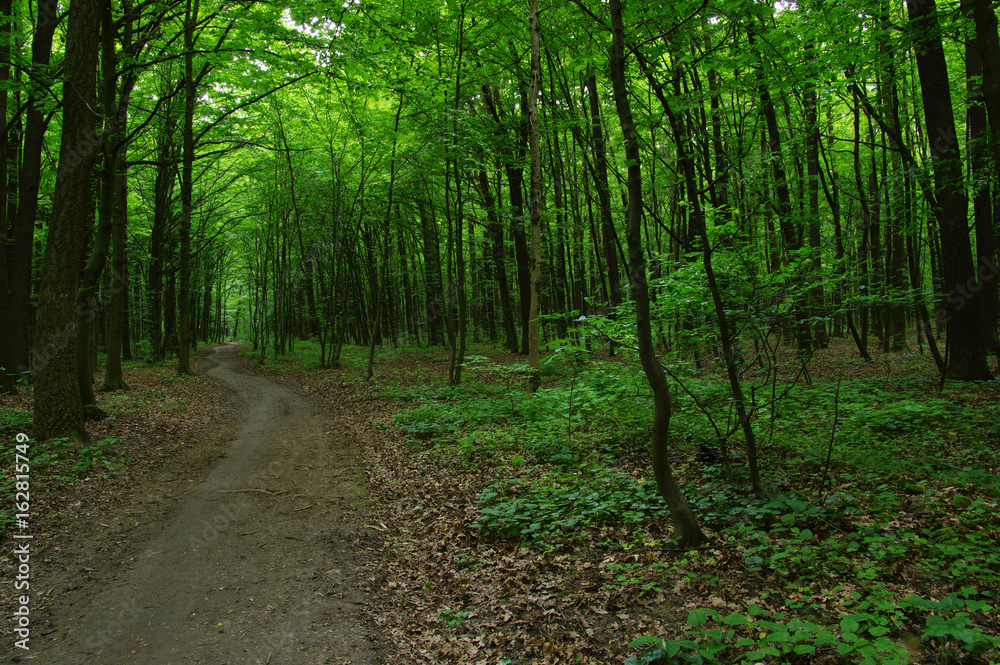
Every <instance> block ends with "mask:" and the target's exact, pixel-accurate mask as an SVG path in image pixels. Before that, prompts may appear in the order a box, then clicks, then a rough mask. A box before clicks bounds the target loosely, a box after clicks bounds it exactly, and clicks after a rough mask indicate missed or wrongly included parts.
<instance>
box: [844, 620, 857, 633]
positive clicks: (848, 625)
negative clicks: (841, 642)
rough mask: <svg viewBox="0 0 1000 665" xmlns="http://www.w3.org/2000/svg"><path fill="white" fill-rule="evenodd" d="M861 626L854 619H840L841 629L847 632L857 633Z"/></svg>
mask: <svg viewBox="0 0 1000 665" xmlns="http://www.w3.org/2000/svg"><path fill="white" fill-rule="evenodd" d="M860 627H861V624H859V623H858V622H857V621H855V620H854V619H841V621H840V629H841V630H842V631H844V632H845V633H856V632H858V628H860Z"/></svg>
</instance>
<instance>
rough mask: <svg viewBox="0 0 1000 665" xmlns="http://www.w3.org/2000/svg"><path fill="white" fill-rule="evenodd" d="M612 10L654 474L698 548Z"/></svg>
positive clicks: (617, 14) (620, 29)
mask: <svg viewBox="0 0 1000 665" xmlns="http://www.w3.org/2000/svg"><path fill="white" fill-rule="evenodd" d="M609 8H610V12H611V36H612V37H611V38H612V46H611V82H612V89H613V90H614V96H615V107H616V109H617V111H618V119H619V121H620V123H621V126H622V134H623V138H624V141H625V159H626V162H627V163H628V197H629V199H628V225H627V227H626V239H627V244H628V252H629V270H630V272H631V280H632V291H633V297H634V298H635V309H636V337H637V341H638V345H639V359H640V362H641V364H642V369H643V372H645V374H646V380H647V381H648V382H649V386H650V388H651V389H652V391H653V433H652V453H653V474H654V476H655V477H656V487H657V489H658V490H659V492H660V495H661V496H662V497H663V499H664V501H666V502H667V506H668V507H669V508H670V514H671V517H672V518H673V521H674V532H675V537H676V538H677V540H678V541H679V544H680V546H681V547H686V548H694V547H698V546H699V545H701V544H702V543H704V542H706V541H707V540H708V538H707V537H706V536H705V534H704V533H703V532H702V531H701V527H699V526H698V521H697V519H696V518H695V516H694V513H693V512H692V511H691V507H690V506H689V505H688V502H687V499H685V498H684V494H683V493H682V492H681V489H680V487H679V486H678V485H677V481H676V480H675V479H674V476H673V470H672V469H671V467H670V459H669V457H668V446H669V431H668V430H669V426H670V411H671V405H670V390H669V387H668V385H667V379H666V376H665V374H664V372H663V368H662V367H661V366H660V363H659V360H658V359H657V357H656V352H655V350H654V348H653V329H652V325H651V315H650V307H649V287H648V285H647V282H646V259H645V256H644V255H643V249H642V172H641V168H640V166H639V164H640V160H639V145H638V136H637V135H636V130H635V123H634V121H633V120H632V109H631V105H630V103H629V99H628V89H627V86H626V82H625V35H624V33H625V30H624V26H623V24H622V6H621V1H620V0H610V4H609Z"/></svg>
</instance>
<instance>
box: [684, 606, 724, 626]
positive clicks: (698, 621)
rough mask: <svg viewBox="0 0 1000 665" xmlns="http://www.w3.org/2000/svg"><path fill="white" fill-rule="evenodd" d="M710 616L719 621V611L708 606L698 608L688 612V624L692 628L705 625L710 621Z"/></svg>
mask: <svg viewBox="0 0 1000 665" xmlns="http://www.w3.org/2000/svg"><path fill="white" fill-rule="evenodd" d="M709 617H712V618H713V619H715V620H716V621H718V620H719V613H718V612H716V611H715V610H713V609H710V608H707V607H699V608H698V609H696V610H692V611H691V612H690V613H689V614H688V619H687V621H688V625H689V626H691V627H692V628H698V627H700V626H704V625H705V623H706V622H707V621H708V618H709Z"/></svg>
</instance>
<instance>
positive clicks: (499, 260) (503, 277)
mask: <svg viewBox="0 0 1000 665" xmlns="http://www.w3.org/2000/svg"><path fill="white" fill-rule="evenodd" d="M479 194H480V195H481V196H482V197H483V208H485V209H486V235H487V237H488V238H489V241H490V250H491V257H492V259H493V272H494V274H495V277H496V280H497V289H498V290H499V291H500V310H501V316H502V317H503V330H504V340H505V346H506V348H507V350H508V351H510V352H511V353H517V330H516V328H515V326H514V306H513V303H512V302H511V297H510V286H509V285H508V283H507V262H506V260H505V257H504V246H503V228H502V227H501V226H500V220H499V218H498V216H497V209H496V199H495V198H494V197H493V192H492V190H491V189H490V183H489V180H488V179H487V178H486V170H485V169H480V171H479Z"/></svg>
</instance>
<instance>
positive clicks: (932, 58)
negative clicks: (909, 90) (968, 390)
mask: <svg viewBox="0 0 1000 665" xmlns="http://www.w3.org/2000/svg"><path fill="white" fill-rule="evenodd" d="M906 9H907V13H908V15H909V28H910V36H911V38H912V39H913V45H914V50H915V52H916V61H917V72H918V74H919V76H920V92H921V97H922V100H923V107H924V122H925V124H926V127H927V137H928V140H929V142H930V150H931V158H932V160H933V168H934V195H935V199H936V203H937V205H936V207H935V209H934V215H935V217H936V218H937V224H938V231H939V233H940V235H941V261H942V269H943V277H944V280H943V287H944V290H945V292H946V294H947V295H946V297H945V302H944V303H943V305H942V307H941V309H940V311H939V319H940V320H943V321H944V323H946V324H947V334H948V342H947V356H948V375H949V376H951V377H952V378H955V379H960V380H965V381H978V380H989V379H991V378H992V374H991V373H990V370H989V367H988V366H987V363H986V352H987V349H986V334H985V329H984V321H983V318H982V316H981V315H980V301H979V299H978V298H976V297H975V293H976V292H978V291H979V290H980V289H979V278H978V276H977V270H976V265H975V262H974V261H973V259H972V244H971V240H970V238H969V223H968V199H967V198H966V195H965V184H964V182H965V181H964V178H963V174H962V159H961V151H960V148H959V143H958V134H957V132H956V129H955V117H954V114H953V111H952V97H951V87H950V85H949V82H948V65H947V63H946V61H945V57H944V48H943V46H942V42H941V26H940V24H939V21H938V14H937V5H936V3H935V1H934V0H906Z"/></svg>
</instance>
